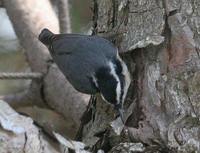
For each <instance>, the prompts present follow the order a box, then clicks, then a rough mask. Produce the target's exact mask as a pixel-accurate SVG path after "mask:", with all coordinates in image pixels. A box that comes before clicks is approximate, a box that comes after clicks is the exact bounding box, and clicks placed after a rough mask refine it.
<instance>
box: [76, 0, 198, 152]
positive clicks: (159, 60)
mask: <svg viewBox="0 0 200 153" xmlns="http://www.w3.org/2000/svg"><path fill="white" fill-rule="evenodd" d="M199 10H200V2H199V1H198V0H190V1H187V0H181V1H179V0H175V1H167V0H166V1H165V0H162V1H157V0H129V1H128V0H94V18H93V19H94V32H95V33H98V32H105V33H107V32H109V31H112V30H115V31H116V29H118V31H119V32H120V31H121V30H123V29H126V31H127V33H124V35H123V37H120V38H119V37H117V38H116V39H115V40H114V42H115V43H117V45H118V46H119V47H120V52H121V53H123V54H121V55H122V56H123V58H124V60H125V61H126V62H127V64H128V67H129V70H130V72H131V75H132V83H131V86H130V88H129V93H128V96H127V99H126V102H125V114H126V116H127V118H128V119H127V121H126V128H125V129H126V130H125V131H128V134H127V133H126V132H125V133H122V134H121V137H118V136H117V135H116V134H115V133H114V132H113V129H112V128H110V127H109V126H108V123H109V122H110V121H112V120H113V119H114V117H112V116H113V113H112V112H113V110H109V109H110V106H107V104H105V103H103V102H102V100H101V99H100V98H99V99H97V101H96V102H94V103H95V104H96V105H93V107H95V108H93V110H92V108H91V109H89V108H88V110H90V111H88V112H87V113H86V114H87V115H86V116H89V117H90V120H87V122H84V121H83V128H82V132H81V134H80V135H81V136H80V137H81V138H82V140H83V141H84V142H85V143H86V144H88V145H89V146H91V148H92V150H97V149H98V148H103V149H104V150H105V151H109V150H110V149H111V148H112V147H113V146H117V145H118V143H120V142H123V141H131V142H142V143H144V144H146V145H147V146H149V147H150V150H148V151H146V152H155V148H157V149H156V150H157V152H164V151H167V152H183V153H188V152H195V151H196V152H200V149H199V148H200V143H199V142H200V137H199V131H200V122H199V117H200V116H199V104H198V103H199V99H200V97H199V96H200V86H199V82H200V56H199V49H200V47H199V44H200V37H199V36H200V35H199V27H200V24H199V23H200V12H199ZM108 108H109V109H108ZM94 110H95V111H94ZM90 112H93V113H90ZM108 112H109V113H108ZM130 112H131V113H130ZM123 134H124V135H123ZM128 138H129V139H128ZM151 146H157V147H155V148H154V149H153V147H151ZM144 152H145V151H144Z"/></svg>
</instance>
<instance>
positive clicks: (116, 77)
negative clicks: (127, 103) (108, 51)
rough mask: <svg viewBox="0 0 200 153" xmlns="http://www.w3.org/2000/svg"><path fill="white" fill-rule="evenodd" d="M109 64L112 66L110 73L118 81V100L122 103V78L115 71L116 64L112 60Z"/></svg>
mask: <svg viewBox="0 0 200 153" xmlns="http://www.w3.org/2000/svg"><path fill="white" fill-rule="evenodd" d="M109 66H110V74H111V75H112V76H113V77H114V78H115V79H116V81H117V88H116V100H117V104H119V103H120V95H121V83H120V80H119V77H118V75H117V73H116V72H115V65H114V64H113V63H112V62H111V61H110V62H109Z"/></svg>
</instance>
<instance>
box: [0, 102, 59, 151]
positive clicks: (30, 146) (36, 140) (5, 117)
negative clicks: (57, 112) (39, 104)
mask: <svg viewBox="0 0 200 153" xmlns="http://www.w3.org/2000/svg"><path fill="white" fill-rule="evenodd" d="M0 125H1V127H0V140H1V141H0V153H8V152H10V153H43V152H48V153H59V145H58V144H56V143H55V142H53V141H52V140H50V139H47V137H45V136H44V135H43V133H42V132H41V131H40V130H39V129H38V128H37V127H36V126H35V125H34V124H33V120H32V119H31V118H29V117H25V116H22V115H19V114H18V113H16V112H15V111H14V110H13V109H12V108H11V107H10V106H9V105H8V104H7V103H6V102H4V101H0Z"/></svg>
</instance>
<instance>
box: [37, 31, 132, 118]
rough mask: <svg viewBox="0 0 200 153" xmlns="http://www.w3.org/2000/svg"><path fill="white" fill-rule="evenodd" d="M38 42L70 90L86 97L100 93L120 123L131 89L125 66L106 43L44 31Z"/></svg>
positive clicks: (114, 48)
mask: <svg viewBox="0 0 200 153" xmlns="http://www.w3.org/2000/svg"><path fill="white" fill-rule="evenodd" d="M39 40H40V41H41V42H42V43H43V44H44V45H46V46H47V47H48V49H49V51H50V54H51V56H52V58H53V60H54V61H55V63H56V64H57V65H58V67H59V68H60V70H61V71H62V73H63V74H64V75H65V77H66V78H67V80H68V81H69V82H70V83H71V84H72V86H73V87H74V88H75V89H76V90H78V91H80V92H82V93H86V94H95V93H98V92H99V93H100V94H101V96H102V98H103V99H104V100H105V101H107V102H108V103H110V104H112V105H114V108H115V109H116V110H118V112H119V115H120V116H121V119H122V121H123V102H124V99H125V97H126V94H127V91H128V87H129V85H130V75H129V72H128V69H127V66H126V64H125V63H124V62H123V61H122V59H121V58H120V57H119V54H118V49H117V48H116V47H115V46H114V45H113V44H112V43H111V42H109V41H108V40H106V39H104V38H101V37H98V36H89V35H79V34H53V33H52V32H51V31H49V30H48V29H43V30H42V32H41V33H40V35H39Z"/></svg>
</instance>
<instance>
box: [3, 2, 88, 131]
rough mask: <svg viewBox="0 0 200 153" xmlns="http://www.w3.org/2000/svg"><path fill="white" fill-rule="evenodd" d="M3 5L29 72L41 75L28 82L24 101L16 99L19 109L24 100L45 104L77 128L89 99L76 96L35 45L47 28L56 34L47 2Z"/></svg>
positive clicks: (43, 48) (56, 25) (37, 45)
mask: <svg viewBox="0 0 200 153" xmlns="http://www.w3.org/2000/svg"><path fill="white" fill-rule="evenodd" d="M4 5H5V8H6V10H7V13H8V15H9V17H10V20H11V21H12V23H13V27H14V30H15V32H16V34H17V36H18V38H19V41H20V43H21V45H22V47H23V48H24V50H25V51H26V55H27V60H28V62H29V65H30V67H31V70H32V71H36V72H42V73H43V74H44V77H43V79H42V80H39V81H34V80H33V81H32V83H31V86H30V88H29V91H28V92H26V93H27V94H25V96H26V98H24V97H17V98H21V99H22V101H21V102H23V103H21V105H23V104H24V99H25V100H30V101H31V102H30V103H31V104H33V105H39V106H41V105H42V106H44V104H47V105H49V106H50V107H51V108H53V109H55V110H56V111H58V112H60V113H61V114H63V115H64V116H65V118H66V119H67V120H69V121H72V122H73V123H74V125H75V127H76V128H77V127H78V124H79V122H80V116H81V114H82V112H83V111H84V109H85V107H86V104H87V100H88V98H89V97H88V95H83V94H81V93H79V92H77V91H76V90H75V89H74V88H73V87H72V86H71V85H70V84H69V82H68V81H66V79H65V78H64V76H63V74H62V73H61V72H60V71H59V70H58V68H57V67H55V66H53V65H52V62H51V58H50V55H49V52H48V50H47V48H46V47H45V46H43V45H42V44H41V43H40V42H39V41H38V34H39V33H40V31H41V29H43V28H49V29H51V30H52V31H53V32H55V33H58V31H59V25H58V19H57V17H56V15H55V12H54V11H53V9H52V6H51V5H50V2H49V1H48V0H40V1H35V0H9V1H7V0H5V1H4ZM44 6H45V7H44ZM20 96H21V95H20ZM27 97H28V98H27ZM18 104H19V103H18ZM18 106H19V105H18Z"/></svg>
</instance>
